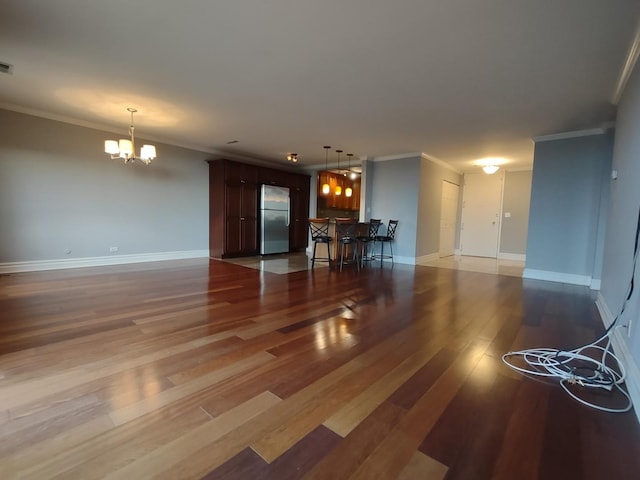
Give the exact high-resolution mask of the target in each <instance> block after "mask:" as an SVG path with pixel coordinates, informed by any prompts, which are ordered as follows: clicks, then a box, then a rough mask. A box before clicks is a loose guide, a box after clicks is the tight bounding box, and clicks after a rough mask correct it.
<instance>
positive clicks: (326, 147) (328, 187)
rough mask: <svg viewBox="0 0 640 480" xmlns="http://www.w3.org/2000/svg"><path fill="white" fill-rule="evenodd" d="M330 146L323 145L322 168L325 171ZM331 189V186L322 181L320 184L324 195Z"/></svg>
mask: <svg viewBox="0 0 640 480" xmlns="http://www.w3.org/2000/svg"><path fill="white" fill-rule="evenodd" d="M330 148H331V146H330V145H325V146H324V170H325V171H327V168H328V167H327V160H328V158H329V149H330ZM330 191H331V187H330V186H329V184H328V183H324V184H323V185H322V193H323V194H324V195H329V192H330Z"/></svg>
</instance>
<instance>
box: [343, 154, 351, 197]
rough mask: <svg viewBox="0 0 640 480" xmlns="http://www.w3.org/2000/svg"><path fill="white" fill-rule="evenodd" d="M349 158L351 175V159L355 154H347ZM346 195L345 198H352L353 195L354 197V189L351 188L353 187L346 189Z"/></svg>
mask: <svg viewBox="0 0 640 480" xmlns="http://www.w3.org/2000/svg"><path fill="white" fill-rule="evenodd" d="M347 157H348V158H349V173H351V157H353V153H347ZM345 176H346V174H345ZM344 195H345V197H350V196H351V195H353V189H352V188H351V185H349V186H348V187H347V188H345V189H344Z"/></svg>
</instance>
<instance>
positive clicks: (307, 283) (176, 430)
mask: <svg viewBox="0 0 640 480" xmlns="http://www.w3.org/2000/svg"><path fill="white" fill-rule="evenodd" d="M601 332H602V326H601V323H600V320H599V317H598V314H597V310H596V308H595V305H594V298H593V296H592V294H591V293H590V292H589V291H588V290H586V289H584V288H581V287H572V286H567V285H561V284H552V283H546V282H537V281H526V280H523V279H521V278H517V277H512V276H503V275H489V274H484V273H477V272H468V271H456V270H450V269H437V268H429V267H421V266H417V267H411V266H406V265H398V264H396V265H395V266H394V267H393V268H391V267H390V265H385V266H384V268H382V269H381V268H377V267H376V268H365V269H363V270H362V271H361V272H360V273H357V272H356V271H354V270H352V269H345V271H344V272H342V273H340V272H337V271H335V270H329V269H328V268H318V269H316V270H315V271H297V272H294V273H290V274H275V273H270V272H265V271H260V270H256V269H252V268H246V267H243V266H239V265H234V264H231V263H226V262H220V261H214V260H212V261H207V260H188V261H175V262H174V261H171V262H160V263H153V264H138V265H129V266H115V267H101V268H85V269H75V270H67V271H53V272H40V273H24V274H15V275H4V276H0V478H2V479H13V478H36V479H42V478H78V479H83V480H84V479H92V478H122V479H141V478H166V479H176V478H207V479H261V478H272V479H297V478H305V479H347V478H349V479H366V480H370V479H394V478H399V479H436V480H437V479H447V480H452V479H474V480H476V479H510V480H512V479H519V480H522V479H560V478H561V479H563V480H571V479H594V480H596V479H603V478H609V479H630V478H636V475H638V472H640V455H638V454H639V453H640V428H639V426H638V423H637V420H636V418H635V416H634V413H633V412H629V413H626V414H607V413H602V412H598V411H596V410H592V409H589V408H587V407H584V406H582V405H580V404H578V403H577V402H575V401H574V400H572V399H570V398H569V397H568V396H567V395H565V394H564V393H563V392H562V391H561V389H560V388H559V387H558V386H557V385H554V384H549V383H543V382H539V381H534V380H531V379H527V378H524V377H522V376H520V375H518V374H516V373H515V372H513V371H511V370H509V369H508V368H507V367H505V366H504V365H503V364H502V362H501V355H502V354H503V353H505V352H507V351H509V350H514V349H519V348H525V347H534V346H553V347H564V348H568V347H573V346H577V345H580V344H582V343H585V342H586V341H588V340H591V339H593V338H594V337H595V336H596V335H598V334H599V333H601Z"/></svg>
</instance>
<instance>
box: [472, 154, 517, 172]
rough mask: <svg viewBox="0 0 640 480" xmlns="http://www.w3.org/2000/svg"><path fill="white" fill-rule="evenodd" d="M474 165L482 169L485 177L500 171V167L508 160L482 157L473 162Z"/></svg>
mask: <svg viewBox="0 0 640 480" xmlns="http://www.w3.org/2000/svg"><path fill="white" fill-rule="evenodd" d="M473 163H474V165H477V166H479V167H482V170H483V171H484V173H486V174H487V175H493V174H494V173H496V172H497V171H498V170H500V166H502V165H505V164H508V163H509V160H507V159H506V158H503V157H484V158H479V159H477V160H475V161H474V162H473Z"/></svg>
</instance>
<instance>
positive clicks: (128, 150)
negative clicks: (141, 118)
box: [104, 107, 156, 165]
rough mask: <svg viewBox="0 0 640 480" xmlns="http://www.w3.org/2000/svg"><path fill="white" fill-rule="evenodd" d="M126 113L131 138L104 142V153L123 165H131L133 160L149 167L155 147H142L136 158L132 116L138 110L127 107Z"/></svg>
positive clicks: (154, 155)
mask: <svg viewBox="0 0 640 480" xmlns="http://www.w3.org/2000/svg"><path fill="white" fill-rule="evenodd" d="M127 111H128V112H130V113H131V125H129V136H130V137H131V138H130V139H127V138H121V139H120V140H117V141H116V140H106V141H105V142H104V151H105V152H106V153H108V154H109V155H111V158H112V159H116V158H122V159H123V160H124V163H133V161H134V160H140V161H141V162H142V163H144V164H145V165H149V164H150V163H151V160H153V159H154V158H156V147H155V146H154V145H143V146H142V148H141V149H140V155H139V156H136V151H135V150H136V144H135V135H134V131H135V127H134V126H133V114H134V113H136V112H137V111H138V110H136V109H135V108H131V107H129V108H127Z"/></svg>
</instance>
